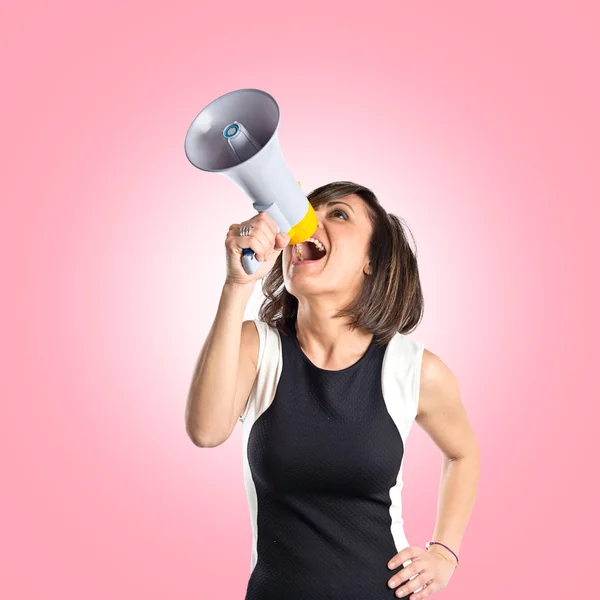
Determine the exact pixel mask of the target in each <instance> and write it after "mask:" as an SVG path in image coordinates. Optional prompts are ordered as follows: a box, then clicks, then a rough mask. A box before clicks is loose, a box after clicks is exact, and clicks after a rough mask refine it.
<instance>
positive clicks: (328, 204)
mask: <svg viewBox="0 0 600 600" xmlns="http://www.w3.org/2000/svg"><path fill="white" fill-rule="evenodd" d="M332 204H345V205H346V206H347V207H348V208H349V209H350V210H351V211H352V212H354V209H353V208H352V207H351V206H350V205H349V204H348V203H347V202H342V201H341V200H331V202H328V203H327V206H331V205H332Z"/></svg>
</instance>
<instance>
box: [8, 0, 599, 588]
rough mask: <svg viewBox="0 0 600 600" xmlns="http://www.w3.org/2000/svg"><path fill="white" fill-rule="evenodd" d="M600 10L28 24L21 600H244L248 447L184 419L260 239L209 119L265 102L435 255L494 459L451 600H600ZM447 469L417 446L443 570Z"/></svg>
mask: <svg viewBox="0 0 600 600" xmlns="http://www.w3.org/2000/svg"><path fill="white" fill-rule="evenodd" d="M594 6H595V3H593V2H574V1H573V0H571V1H569V2H567V1H566V0H563V1H560V2H553V3H550V5H549V4H548V3H546V2H531V1H529V2H523V1H520V2H513V1H510V2H503V3H500V2H476V1H456V2H436V3H433V2H418V3H417V2H411V3H408V2H395V3H392V2H378V1H372V2H369V3H368V4H366V5H365V4H363V5H356V6H355V7H351V5H349V4H348V3H342V2H336V3H333V2H322V1H320V2H309V3H303V4H302V5H299V4H297V5H292V4H290V5H285V4H281V3H276V2H268V3H267V2H258V3H257V2H248V3H237V5H235V4H234V3H232V2H220V3H219V2H217V3H210V5H209V7H205V6H204V5H203V3H198V2H181V1H171V2H168V3H165V4H164V5H163V6H158V5H155V6H151V5H149V4H148V3H142V2H128V3H126V4H123V3H121V2H114V1H109V2H103V3H95V5H94V6H91V5H90V4H89V3H81V2H61V3H58V4H57V3H50V2H44V3H42V2H35V3H33V4H31V3H29V4H22V5H19V6H17V4H16V3H12V6H11V5H10V4H8V5H6V4H5V5H3V7H2V8H1V9H0V23H1V25H0V27H1V33H2V35H1V36H0V46H1V53H0V61H1V63H2V73H3V76H2V83H3V92H2V96H1V99H0V102H1V103H2V110H1V112H0V115H1V116H0V118H1V119H2V150H1V152H2V157H1V158H2V160H1V162H0V164H1V167H0V168H1V169H2V178H1V180H2V194H1V196H2V214H1V217H0V234H1V235H0V244H1V245H2V248H1V250H2V252H1V254H0V256H1V259H0V260H1V261H2V262H1V266H2V275H3V277H2V286H3V289H2V294H1V297H0V302H1V306H0V309H1V310H0V319H1V321H0V323H1V339H2V342H3V343H2V356H1V357H0V359H1V362H0V364H1V365H2V378H1V381H0V385H1V388H0V393H1V397H2V409H3V415H2V436H1V444H2V452H1V454H0V456H1V458H0V460H1V461H2V464H1V466H2V485H1V486H0V501H1V502H2V507H1V508H2V510H1V511H0V531H1V533H0V535H1V537H2V544H1V545H0V553H1V556H0V596H2V597H3V598H23V599H30V598H36V599H37V598H61V599H66V598H68V599H71V598H72V599H76V598H77V599H80V598H86V599H88V600H93V599H96V598H98V599H100V598H142V597H143V598H146V599H151V598H157V599H159V598H160V599H164V598H184V597H185V598H222V599H224V600H229V599H232V600H235V599H241V598H243V597H244V593H245V589H246V585H247V581H248V577H249V567H250V551H251V529H250V520H249V513H248V506H247V503H246V497H245V490H244V486H243V478H242V450H241V429H240V426H239V425H238V426H236V430H235V432H234V434H233V435H232V437H231V438H230V440H228V441H227V443H225V444H224V445H222V446H220V447H217V448H214V449H200V448H197V447H195V446H194V445H193V444H192V442H191V441H190V440H189V439H188V437H187V435H186V433H185V428H184V408H185V401H186V395H187V391H188V387H189V383H190V378H191V374H192V370H193V367H194V365H195V361H196V358H197V355H198V353H199V351H200V348H201V346H202V344H203V342H204V339H205V336H206V334H207V333H208V330H209V328H210V325H211V323H212V319H213V318H214V314H215V311H216V308H217V303H218V300H219V296H220V293H221V287H222V283H223V281H224V277H225V250H224V240H225V234H226V232H227V229H228V228H229V225H230V224H231V223H234V222H240V221H242V220H245V219H248V218H250V217H251V216H252V215H253V214H254V212H253V209H252V206H251V204H250V201H249V199H248V198H247V197H246V196H245V195H244V194H243V193H242V192H241V190H239V188H237V187H236V186H235V185H234V184H233V183H231V182H230V181H229V180H228V179H227V178H225V177H223V176H222V175H216V174H208V173H204V172H202V171H199V170H197V169H195V168H194V167H192V165H191V164H190V163H189V162H188V161H187V159H186V157H185V154H184V151H183V141H184V136H185V133H186V131H187V128H188V126H189V124H190V123H191V121H192V119H193V118H194V117H195V116H196V114H197V113H198V112H199V111H200V110H201V109H202V108H203V107H204V106H205V105H206V104H208V103H209V102H210V101H212V100H213V99H215V98H216V97H218V96H220V95H222V94H224V93H226V92H228V91H231V90H234V89H239V88H244V87H254V88H259V89H264V90H266V91H268V92H269V93H271V94H272V95H273V96H274V97H275V98H276V100H277V101H278V103H279V105H280V107H281V114H282V116H281V124H280V130H279V136H280V142H281V147H282V151H283V153H284V156H285V158H286V161H287V163H288V165H289V167H290V170H291V171H292V172H293V174H294V175H295V176H296V178H297V179H298V180H299V181H300V182H301V185H302V189H303V190H304V191H305V192H306V193H308V192H310V191H311V190H312V189H313V188H315V187H317V186H319V185H322V184H324V183H326V182H330V181H334V180H338V179H349V180H352V181H355V182H358V183H361V184H364V185H367V186H368V187H371V188H372V189H373V190H374V191H375V193H376V194H377V195H378V196H379V198H380V200H381V202H382V204H383V205H384V207H385V208H386V209H387V210H388V211H390V212H393V213H395V214H397V215H399V216H402V217H403V218H405V219H406V220H407V222H408V224H409V226H410V228H411V230H412V232H413V233H414V235H415V238H416V242H417V248H418V252H419V261H420V262H419V264H420V269H421V274H422V283H423V286H424V293H425V306H426V312H425V318H424V321H423V323H422V324H421V325H420V326H419V328H418V329H417V330H415V331H414V332H413V333H412V334H411V335H412V336H413V337H415V338H416V339H418V340H420V341H423V342H424V343H425V345H426V346H427V347H428V348H429V349H430V350H432V351H433V352H435V353H437V354H438V355H439V356H440V357H441V358H442V359H443V360H444V361H445V362H446V363H447V364H448V365H449V366H450V368H451V369H452V370H453V372H454V373H455V375H456V376H457V378H458V380H459V383H460V386H461V392H462V397H463V401H464V404H465V405H466V408H467V411H468V414H469V417H470V420H471V423H472V425H473V427H474V429H475V431H476V434H477V436H478V439H479V441H480V446H481V455H482V473H481V481H480V487H479V494H478V498H477V503H476V506H475V510H474V512H473V515H472V517H471V521H470V523H469V526H468V528H467V532H466V535H465V538H464V541H463V545H462V548H461V563H462V564H461V567H460V569H459V570H458V571H456V573H455V575H454V577H453V578H452V580H451V581H450V584H449V586H448V587H447V588H446V589H445V590H444V591H443V592H440V597H445V598H448V599H451V598H486V600H494V599H497V598H508V597H511V598H517V597H518V598H527V597H529V598H564V597H566V596H567V595H569V596H572V597H578V596H579V597H581V596H583V597H588V598H589V597H592V596H594V594H595V591H596V587H597V584H596V582H595V579H594V578H595V575H596V572H597V567H596V565H597V560H598V559H597V552H596V550H595V548H596V546H597V543H598V535H599V533H600V532H599V528H598V515H597V511H596V506H597V503H598V500H599V498H598V495H597V492H596V491H595V489H594V484H595V481H594V480H595V479H597V475H598V463H597V459H596V447H595V442H596V441H597V439H598V433H597V431H598V425H597V417H598V414H599V411H598V403H599V400H600V398H599V394H598V383H597V373H598V369H597V357H598V352H597V347H598V346H597V343H596V338H597V336H598V334H599V333H600V328H599V326H598V317H597V307H598V305H600V298H599V293H598V258H599V254H598V249H597V245H596V243H595V242H596V240H597V237H598V236H597V233H596V231H597V227H598V223H597V217H598V208H597V206H598V200H599V191H600V185H599V172H598V171H599V169H598V157H599V150H600V147H599V146H600V144H599V141H598V140H599V137H600V117H599V111H598V106H599V105H600V91H599V89H598V64H599V48H598V41H597V40H598V38H597V33H598V31H597V23H598V17H599V15H598V11H597V9H595V8H594ZM228 28H230V30H231V31H228ZM332 125H335V130H333V128H332ZM255 292H256V293H259V285H258V284H257V286H256V290H255ZM258 301H259V296H258V295H256V294H255V296H254V297H253V299H252V301H251V303H250V305H249V307H248V313H247V318H251V317H253V316H255V311H256V309H257V307H258ZM440 460H441V454H440V452H439V450H438V449H437V447H435V445H434V444H433V442H431V440H430V439H429V438H428V437H427V436H426V434H425V433H424V432H423V431H422V430H421V429H419V428H418V427H414V428H413V430H412V432H411V438H410V440H409V445H408V449H407V456H406V466H405V470H404V474H405V482H406V483H405V488H404V492H403V503H404V514H405V519H406V533H407V536H408V539H409V541H410V543H412V544H414V545H421V546H424V544H425V542H426V541H427V540H428V539H430V534H431V532H432V530H433V525H434V521H435V515H436V503H437V489H438V483H439V469H440ZM291 568H293V566H291ZM391 597H393V595H392V592H390V598H391ZM365 600H368V599H365Z"/></svg>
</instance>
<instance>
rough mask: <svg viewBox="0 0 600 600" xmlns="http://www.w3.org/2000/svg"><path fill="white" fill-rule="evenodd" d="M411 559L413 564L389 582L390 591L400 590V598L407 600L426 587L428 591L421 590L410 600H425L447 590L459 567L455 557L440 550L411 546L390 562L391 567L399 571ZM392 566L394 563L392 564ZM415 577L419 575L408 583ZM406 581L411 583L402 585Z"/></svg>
mask: <svg viewBox="0 0 600 600" xmlns="http://www.w3.org/2000/svg"><path fill="white" fill-rule="evenodd" d="M409 559H410V560H411V561H412V562H411V563H410V564H408V565H406V567H404V568H403V569H400V571H398V572H397V573H396V574H395V575H394V576H393V577H391V578H390V580H389V581H388V586H389V587H390V588H394V589H396V588H398V589H397V591H396V596H397V597H398V598H402V597H403V596H404V597H406V596H408V594H410V593H411V592H414V591H415V590H418V589H419V588H423V586H425V588H424V589H421V590H419V592H417V593H416V594H414V593H413V595H412V596H411V597H410V600H422V598H426V597H427V596H431V594H434V593H435V592H438V591H439V590H443V589H444V588H445V587H446V586H447V585H448V582H449V581H450V578H451V577H452V574H453V573H454V569H455V568H456V561H455V560H454V559H453V558H447V557H446V556H445V555H444V554H442V553H441V552H437V551H436V550H429V551H427V550H424V549H423V548H421V547H419V546H408V547H407V548H404V549H403V550H400V552H398V554H396V555H395V556H394V557H392V559H391V560H390V562H389V563H388V568H390V569H395V568H397V567H399V566H400V565H401V564H403V563H405V562H406V561H407V560H409ZM392 563H394V564H393V565H392ZM417 574H418V575H417ZM414 575H417V576H416V577H415V578H414V579H411V580H410V581H407V580H408V579H410V578H411V577H413V576H414ZM404 581H407V583H405V584H404V585H402V586H400V584H401V583H402V582H404ZM398 586H400V587H398Z"/></svg>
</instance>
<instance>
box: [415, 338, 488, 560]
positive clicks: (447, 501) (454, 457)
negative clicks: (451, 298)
mask: <svg viewBox="0 0 600 600" xmlns="http://www.w3.org/2000/svg"><path fill="white" fill-rule="evenodd" d="M415 421H416V422H417V423H418V424H419V426H420V427H422V428H423V429H424V430H425V432H426V433H427V434H428V435H429V436H430V437H431V439H432V440H433V441H434V443H435V444H436V445H437V446H438V448H439V449H440V450H441V451H442V453H443V461H442V472H441V477H440V488H439V497H438V510H437V518H436V523H435V527H434V530H433V535H432V537H431V539H432V540H434V541H437V542H442V543H444V544H446V545H447V546H448V547H450V548H452V550H453V551H454V552H456V554H457V555H458V554H459V551H460V545H461V542H462V538H463V536H464V533H465V529H466V527H467V523H468V520H469V517H470V515H471V511H472V510H473V506H474V504H475V496H476V494H477V485H478V481H479V447H478V444H477V439H476V438H475V433H474V432H473V429H472V428H471V426H470V424H469V421H468V418H467V414H466V412H465V409H464V406H463V405H462V402H461V398H460V392H459V388H458V383H457V381H456V379H455V377H454V375H453V374H452V371H450V369H449V368H448V367H447V366H446V365H445V364H444V363H443V362H442V361H441V360H440V358H438V357H437V356H436V355H435V354H433V353H432V352H430V351H429V350H427V349H425V350H424V352H423V361H422V364H421V384H420V392H419V408H418V412H417V416H416V419H415ZM430 551H431V552H434V551H435V552H439V553H440V554H443V555H444V556H445V557H446V558H448V559H449V560H451V561H453V562H454V563H455V562H456V559H455V558H454V556H452V553H450V552H448V551H447V550H446V549H445V548H444V547H443V546H440V545H439V544H435V545H433V546H431V549H430Z"/></svg>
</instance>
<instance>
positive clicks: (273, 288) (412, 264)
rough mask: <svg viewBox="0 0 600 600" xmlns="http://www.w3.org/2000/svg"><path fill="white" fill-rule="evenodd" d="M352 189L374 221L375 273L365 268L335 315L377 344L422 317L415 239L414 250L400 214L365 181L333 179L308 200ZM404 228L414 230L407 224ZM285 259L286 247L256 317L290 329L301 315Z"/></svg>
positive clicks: (264, 289) (371, 253) (326, 198)
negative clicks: (284, 266) (357, 289)
mask: <svg viewBox="0 0 600 600" xmlns="http://www.w3.org/2000/svg"><path fill="white" fill-rule="evenodd" d="M350 194H356V195H357V196H359V197H360V198H362V200H364V202H365V203H366V205H367V212H368V215H369V218H370V219H371V223H372V224H373V233H372V235H371V240H370V243H369V250H368V257H369V261H370V263H371V274H370V275H367V274H365V281H364V284H363V286H362V289H361V291H360V293H359V294H358V296H357V297H356V298H354V300H353V301H352V302H350V304H349V305H348V306H346V307H344V308H343V309H341V310H340V311H339V312H338V313H337V314H335V315H334V318H341V317H348V318H349V320H348V325H349V327H350V328H351V329H355V328H360V329H363V330H365V331H368V332H370V333H372V334H373V335H374V340H375V343H376V344H377V345H384V344H386V343H387V342H389V341H390V340H391V339H392V338H393V337H394V335H395V334H396V333H397V332H400V333H403V334H408V333H410V332H411V331H413V329H415V327H417V325H418V324H419V323H420V321H421V319H422V317H423V292H422V290H421V281H420V279H419V268H418V266H417V255H416V244H415V252H414V253H413V250H412V248H411V247H410V245H409V243H408V239H407V238H406V235H405V233H404V228H403V227H402V222H401V220H400V219H399V218H398V217H397V216H396V215H393V214H391V213H388V212H386V211H385V209H384V208H383V207H382V206H381V204H379V200H378V199H377V197H376V196H375V194H374V193H373V192H372V191H371V190H370V189H369V188H366V187H364V186H362V185H358V184H356V183H353V182H351V181H335V182H333V183H328V184H326V185H323V186H321V187H318V188H316V189H315V190H313V191H312V192H311V193H310V194H309V195H308V200H309V202H310V203H311V204H312V206H313V208H315V209H317V208H318V207H319V206H320V205H321V204H323V203H324V202H329V201H331V200H339V199H340V198H343V197H344V196H349V195H350ZM406 228H407V230H408V231H410V230H409V229H408V226H407V227H406ZM411 237H412V233H411ZM413 242H414V237H413ZM282 261H283V252H281V253H280V254H279V257H278V258H277V260H276V261H275V264H274V265H273V267H272V268H271V270H270V271H269V273H268V274H267V276H266V277H265V278H264V279H263V281H262V285H261V288H262V292H263V294H264V296H265V299H264V300H263V302H262V304H261V306H260V308H259V312H258V318H259V319H260V320H261V321H264V322H265V323H267V324H268V325H270V326H271V327H275V328H277V329H278V330H279V331H282V332H283V333H286V331H285V326H286V321H287V320H288V319H292V318H295V317H296V315H297V312H298V300H297V298H296V297H295V296H292V294H290V293H289V292H288V291H287V289H286V288H285V285H284V280H283V269H282Z"/></svg>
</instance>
